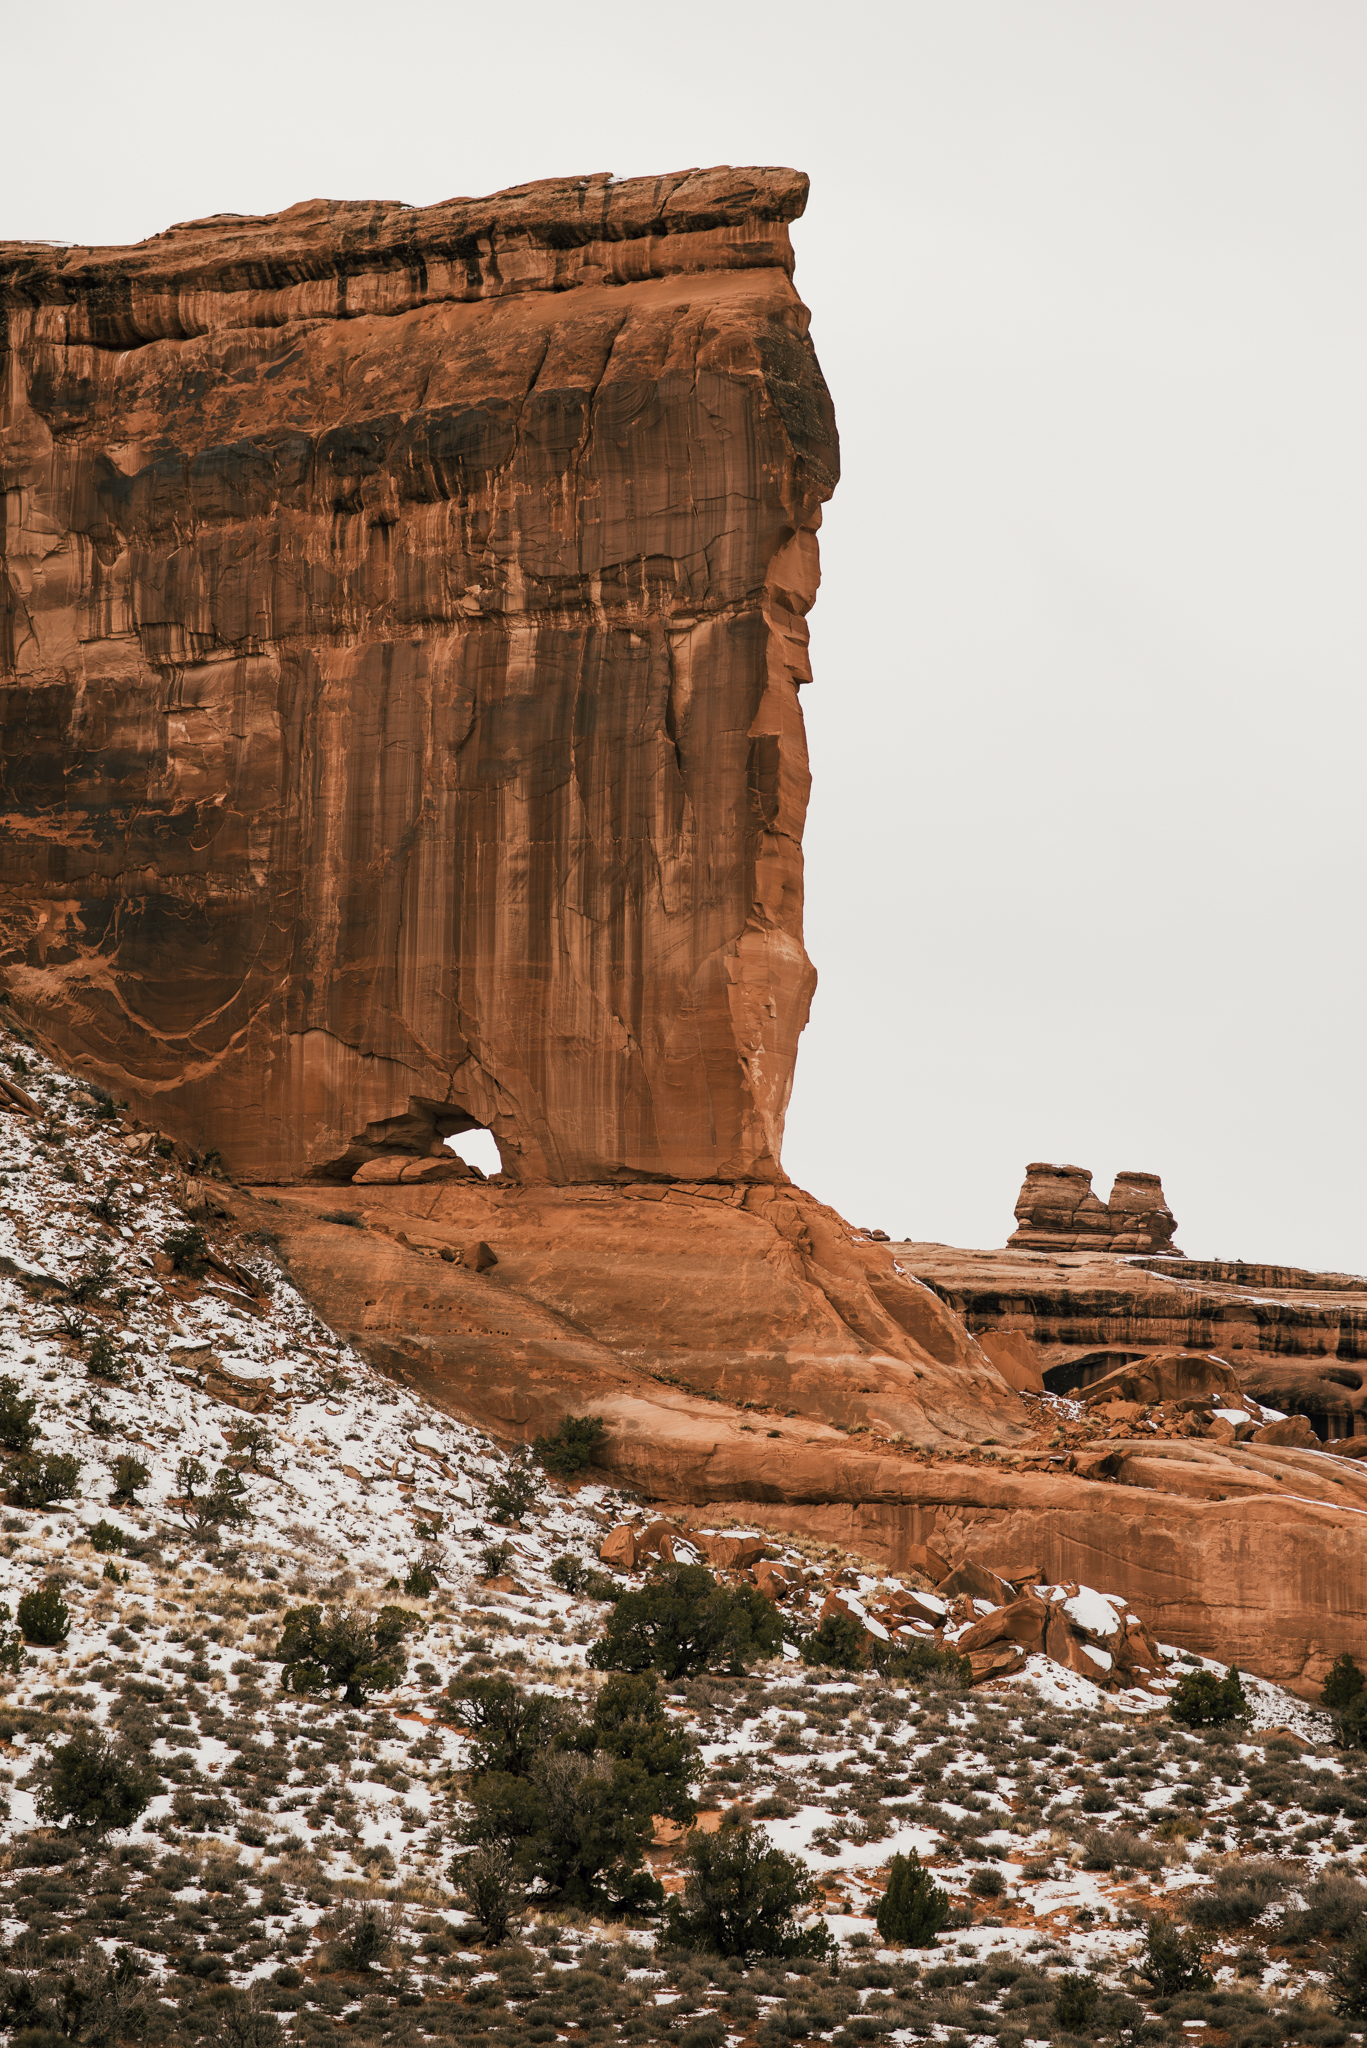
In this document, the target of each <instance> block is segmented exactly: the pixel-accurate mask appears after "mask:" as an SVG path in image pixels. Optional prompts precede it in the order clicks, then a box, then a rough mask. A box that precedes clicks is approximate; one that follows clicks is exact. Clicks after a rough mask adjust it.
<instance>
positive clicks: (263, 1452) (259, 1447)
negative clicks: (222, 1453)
mask: <svg viewBox="0 0 1367 2048" xmlns="http://www.w3.org/2000/svg"><path fill="white" fill-rule="evenodd" d="M228 1448H229V1450H230V1451H231V1452H232V1454H233V1456H234V1457H235V1458H245V1459H246V1460H247V1463H248V1465H250V1467H251V1469H252V1471H253V1472H260V1471H263V1470H264V1469H265V1464H267V1463H269V1461H270V1456H271V1453H272V1451H273V1450H274V1449H275V1446H274V1444H273V1443H272V1441H271V1434H270V1431H269V1430H267V1429H263V1428H262V1427H261V1424H260V1423H259V1422H244V1423H242V1424H241V1426H240V1427H239V1428H237V1429H235V1430H234V1431H233V1433H232V1435H231V1436H230V1437H229V1439H228ZM263 1461H264V1463H263Z"/></svg>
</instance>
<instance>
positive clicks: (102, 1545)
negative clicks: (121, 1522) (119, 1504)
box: [90, 1516, 124, 1556]
mask: <svg viewBox="0 0 1367 2048" xmlns="http://www.w3.org/2000/svg"><path fill="white" fill-rule="evenodd" d="M123 1545H124V1534H123V1530H122V1529H120V1528H119V1527H118V1525H117V1523H114V1522H106V1521H105V1519H104V1517H103V1516H101V1517H100V1519H99V1521H98V1522H96V1524H95V1526H94V1528H93V1529H92V1530H91V1531H90V1547H91V1549H92V1550H97V1551H99V1552H100V1554H101V1555H102V1556H104V1555H107V1554H108V1553H109V1552H111V1551H121V1550H122V1549H123Z"/></svg>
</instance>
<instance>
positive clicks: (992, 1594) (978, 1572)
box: [935, 1563, 1015, 1604]
mask: <svg viewBox="0 0 1367 2048" xmlns="http://www.w3.org/2000/svg"><path fill="white" fill-rule="evenodd" d="M935 1591H936V1592H937V1593H938V1594H939V1596H940V1598H941V1599H942V1600H957V1599H959V1598H961V1597H963V1598H967V1599H969V1600H991V1601H992V1602H993V1603H994V1604H998V1603H1001V1602H1004V1601H1007V1600H1010V1599H1012V1598H1013V1597H1014V1595H1015V1587H1014V1586H1008V1585H1007V1583H1006V1581H1005V1580H1004V1579H999V1578H998V1577H997V1574H996V1573H995V1572H990V1571H988V1569H987V1567H986V1565H981V1564H972V1563H967V1564H961V1565H957V1566H956V1567H955V1569H954V1570H953V1571H952V1572H950V1573H949V1575H948V1576H947V1577H946V1578H943V1579H941V1580H940V1583H939V1584H938V1585H937V1586H936V1588H935Z"/></svg>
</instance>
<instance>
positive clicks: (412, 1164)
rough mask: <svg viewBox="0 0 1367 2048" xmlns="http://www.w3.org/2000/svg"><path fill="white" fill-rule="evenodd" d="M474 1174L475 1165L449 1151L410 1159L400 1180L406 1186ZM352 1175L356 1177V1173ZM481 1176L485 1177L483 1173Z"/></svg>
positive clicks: (467, 1178)
mask: <svg viewBox="0 0 1367 2048" xmlns="http://www.w3.org/2000/svg"><path fill="white" fill-rule="evenodd" d="M473 1174H474V1168H473V1167H470V1166H467V1165H466V1164H465V1161H464V1160H463V1159H456V1158H454V1157H453V1156H452V1154H451V1153H449V1152H448V1153H447V1154H446V1157H445V1158H444V1159H410V1160H409V1161H408V1164H407V1165H406V1166H405V1167H404V1169H403V1172H402V1173H401V1174H400V1175H399V1181H400V1183H401V1185H402V1186H404V1187H412V1186H413V1185H414V1184H415V1183H417V1184H419V1185H422V1184H425V1183H429V1182H431V1181H437V1180H469V1179H471V1178H472V1176H473ZM352 1177H353V1179H354V1178H355V1176H354V1175H353V1176H352ZM480 1177H481V1179H482V1178H483V1176H482V1175H481V1176H480Z"/></svg>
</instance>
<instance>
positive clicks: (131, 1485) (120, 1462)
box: [110, 1452, 152, 1507]
mask: <svg viewBox="0 0 1367 2048" xmlns="http://www.w3.org/2000/svg"><path fill="white" fill-rule="evenodd" d="M151 1476H152V1475H151V1473H150V1472H149V1471H148V1469H147V1467H146V1466H145V1465H144V1464H143V1462H142V1459H141V1458H134V1457H132V1456H131V1455H130V1454H128V1453H127V1452H121V1453H120V1455H119V1456H118V1457H117V1458H115V1460H114V1491H113V1493H112V1495H111V1496H110V1498H111V1499H112V1500H114V1501H116V1502H119V1503H121V1504H122V1505H123V1506H125V1507H132V1506H134V1505H135V1504H136V1502H137V1497H138V1495H139V1493H140V1492H141V1491H142V1489H143V1487H144V1486H146V1484H147V1482H148V1480H149V1479H150V1478H151Z"/></svg>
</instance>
